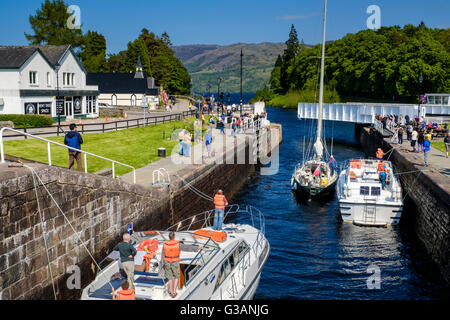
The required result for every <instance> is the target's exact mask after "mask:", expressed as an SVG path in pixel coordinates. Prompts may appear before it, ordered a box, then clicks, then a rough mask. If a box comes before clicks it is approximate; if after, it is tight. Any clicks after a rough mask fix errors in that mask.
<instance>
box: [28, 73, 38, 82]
mask: <svg viewBox="0 0 450 320" xmlns="http://www.w3.org/2000/svg"><path fill="white" fill-rule="evenodd" d="M37 83H38V82H37V71H30V84H37Z"/></svg>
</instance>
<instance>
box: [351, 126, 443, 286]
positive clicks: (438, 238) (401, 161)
mask: <svg viewBox="0 0 450 320" xmlns="http://www.w3.org/2000/svg"><path fill="white" fill-rule="evenodd" d="M356 136H357V138H358V139H359V142H360V144H361V146H362V147H363V150H364V152H365V153H366V154H367V155H369V156H371V155H375V152H376V150H377V148H380V147H381V148H382V149H383V151H384V152H385V153H386V152H388V151H389V150H391V148H392V147H393V146H392V145H390V144H389V143H388V142H387V141H386V140H385V139H383V138H382V137H381V135H380V134H379V133H377V132H376V131H371V130H370V129H369V128H363V127H361V126H357V130H356ZM410 157H412V155H408V154H405V153H403V152H399V151H397V150H394V151H393V152H392V155H391V156H390V158H389V160H390V161H392V163H393V164H394V165H395V167H396V169H397V172H411V171H413V172H415V173H412V174H403V175H400V181H401V184H402V188H403V194H406V193H408V197H409V198H410V199H411V200H412V202H413V203H414V206H415V207H416V209H417V210H416V212H417V214H415V215H414V216H412V217H410V218H412V221H413V223H414V230H415V232H416V234H417V236H418V238H419V239H420V240H421V242H422V243H423V244H424V245H425V248H426V249H427V251H428V253H429V254H430V256H431V258H432V259H433V261H434V262H435V263H436V264H437V265H438V267H439V268H440V270H441V273H442V275H443V277H444V278H445V279H446V280H447V282H449V281H450V194H449V192H448V187H449V186H448V177H445V176H443V175H442V174H440V173H439V172H437V171H435V170H432V171H429V172H423V173H421V174H420V176H418V175H419V172H417V170H421V169H423V168H424V167H423V166H420V165H419V166H416V164H415V162H414V159H412V158H410ZM422 157H423V156H422ZM420 163H423V160H421V162H420ZM402 215H411V212H403V213H402Z"/></svg>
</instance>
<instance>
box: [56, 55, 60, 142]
mask: <svg viewBox="0 0 450 320" xmlns="http://www.w3.org/2000/svg"><path fill="white" fill-rule="evenodd" d="M60 67H61V65H60V64H59V63H56V64H55V69H56V99H55V107H56V115H57V116H58V130H57V131H58V134H57V135H58V136H59V130H60V128H61V111H62V110H61V109H62V108H61V106H60V102H61V101H60V99H59V68H60Z"/></svg>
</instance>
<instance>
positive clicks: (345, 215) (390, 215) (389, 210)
mask: <svg viewBox="0 0 450 320" xmlns="http://www.w3.org/2000/svg"><path fill="white" fill-rule="evenodd" d="M402 209H403V206H402V205H376V210H375V212H374V214H369V215H368V214H366V212H367V210H366V204H365V203H351V202H347V201H339V212H340V214H341V218H342V221H344V222H349V223H353V224H356V225H362V226H392V225H396V224H398V223H399V222H400V217H401V215H402Z"/></svg>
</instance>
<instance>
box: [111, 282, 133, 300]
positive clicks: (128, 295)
mask: <svg viewBox="0 0 450 320" xmlns="http://www.w3.org/2000/svg"><path fill="white" fill-rule="evenodd" d="M120 286H121V287H122V290H119V291H117V292H115V291H114V289H112V294H113V300H136V296H135V295H134V290H132V289H128V288H129V284H128V281H127V280H124V281H122V284H121V285H120Z"/></svg>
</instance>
